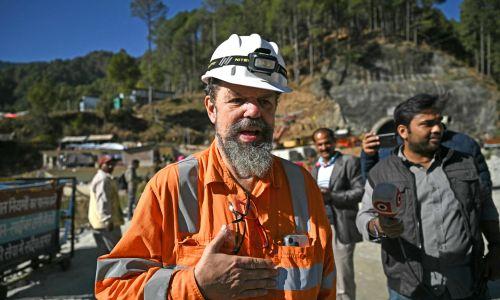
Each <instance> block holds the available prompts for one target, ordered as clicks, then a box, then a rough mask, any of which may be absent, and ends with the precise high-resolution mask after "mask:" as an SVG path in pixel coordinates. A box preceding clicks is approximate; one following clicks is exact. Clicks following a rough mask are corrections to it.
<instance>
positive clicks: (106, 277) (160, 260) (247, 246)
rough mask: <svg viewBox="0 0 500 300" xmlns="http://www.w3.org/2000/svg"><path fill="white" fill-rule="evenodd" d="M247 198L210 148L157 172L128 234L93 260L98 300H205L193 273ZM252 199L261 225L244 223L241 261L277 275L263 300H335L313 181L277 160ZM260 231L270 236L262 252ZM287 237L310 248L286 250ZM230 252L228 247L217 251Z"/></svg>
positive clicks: (326, 230) (327, 234) (326, 233)
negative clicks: (254, 261)
mask: <svg viewBox="0 0 500 300" xmlns="http://www.w3.org/2000/svg"><path fill="white" fill-rule="evenodd" d="M287 178H288V179H287ZM292 195H293V196H292ZM246 196H247V195H246V193H245V191H243V190H242V189H241V188H240V187H239V185H237V184H236V183H235V181H234V180H233V179H232V177H231V176H230V175H229V172H228V170H227V168H226V167H225V166H224V164H223V163H222V159H221V157H220V154H219V153H218V150H217V148H216V146H215V144H214V143H213V144H212V146H211V147H210V148H209V149H207V150H205V151H203V152H201V153H198V154H195V155H194V156H192V157H188V158H187V159H185V160H183V161H182V162H179V163H177V164H174V165H170V166H168V167H166V168H164V169H163V170H161V171H159V172H158V173H157V174H156V175H155V176H154V177H153V178H152V179H151V181H150V182H149V183H148V185H147V187H146V189H145V191H144V193H143V195H142V196H141V199H140V201H139V205H138V207H137V209H136V214H135V217H134V219H133V220H132V223H131V226H130V228H129V230H128V231H127V233H126V234H125V235H124V237H123V238H122V240H121V241H120V242H119V243H118V244H117V245H116V246H115V248H114V249H113V251H112V252H111V253H110V254H109V255H105V256H102V257H100V258H99V259H98V264H97V273H96V296H97V298H99V299H110V298H114V299H116V298H130V299H137V298H144V299H165V298H168V299H203V297H202V295H201V293H200V291H199V289H198V287H197V285H196V281H195V279H194V272H193V267H194V266H195V264H196V263H197V262H198V260H199V259H200V257H201V255H202V253H203V250H204V249H205V245H207V244H208V243H209V242H210V241H211V240H212V239H213V237H214V236H215V235H216V234H217V233H218V231H219V230H220V227H221V226H222V225H224V224H229V223H230V222H231V221H232V220H234V215H233V214H232V213H231V212H230V210H229V202H231V203H233V204H235V205H236V209H238V210H239V209H240V206H238V204H241V203H245V202H246V201H247V199H246ZM250 198H251V201H252V202H253V203H254V204H255V206H252V207H253V208H252V210H256V211H255V212H253V213H255V214H256V215H257V217H258V221H256V220H253V221H249V220H247V225H246V226H247V233H246V236H245V240H244V242H243V246H242V248H241V250H240V252H239V254H238V255H242V256H251V257H259V258H269V259H271V260H273V261H274V262H275V264H276V265H277V266H278V267H279V269H278V270H279V272H278V273H279V275H278V278H277V286H276V289H275V290H271V291H270V292H269V293H268V295H267V296H266V297H265V298H266V299H291V298H301V299H315V298H317V299H334V298H335V284H334V282H335V268H334V261H333V251H332V244H331V230H330V226H329V223H328V220H327V218H326V215H325V211H324V206H323V203H322V198H321V193H320V191H319V189H318V188H317V186H316V184H315V182H314V180H313V179H312V178H311V177H310V176H309V175H308V173H307V172H306V171H305V170H303V169H302V168H300V167H298V166H295V165H293V164H292V163H290V162H288V161H282V160H281V159H278V158H274V162H273V166H272V170H271V172H270V175H269V176H268V177H267V178H265V179H263V180H259V181H257V182H256V184H255V187H254V189H253V190H252V192H251V194H250ZM258 223H260V225H261V228H263V230H265V232H266V234H267V237H268V241H269V246H268V247H267V248H265V247H263V241H262V239H261V235H259V229H258V228H257V227H258V226H260V225H258ZM239 224H240V226H244V222H241V223H239ZM242 228H243V227H240V232H241V229H242ZM289 234H307V235H308V237H309V241H310V245H309V246H305V247H298V246H297V247H292V246H284V245H283V239H284V237H285V236H286V235H289ZM231 249H232V248H230V246H229V245H227V247H223V250H222V251H223V252H225V253H228V254H229V253H230V251H231Z"/></svg>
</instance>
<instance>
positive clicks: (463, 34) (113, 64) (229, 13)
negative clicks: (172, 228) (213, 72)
mask: <svg viewBox="0 0 500 300" xmlns="http://www.w3.org/2000/svg"><path fill="white" fill-rule="evenodd" d="M140 2H143V1H141V0H134V1H132V2H131V3H132V4H134V3H140ZM153 2H158V1H153ZM442 2H444V1H443V0H314V1H306V0H292V1H286V0H240V1H237V0H205V1H203V4H202V6H201V7H200V8H199V9H196V10H193V11H190V12H182V13H179V14H177V15H175V16H174V17H172V18H168V19H167V18H164V17H163V16H162V13H161V12H160V13H159V14H158V15H157V18H155V19H154V20H151V30H152V31H151V33H152V34H151V38H152V44H153V47H152V52H151V53H149V52H146V53H145V54H144V55H143V56H142V57H140V58H134V57H131V56H130V55H128V54H127V53H126V52H125V51H124V50H122V51H120V52H118V53H110V52H103V51H96V52H92V53H89V54H88V55H86V56H84V57H79V58H75V59H72V60H55V61H51V62H37V63H26V64H12V63H9V62H0V111H19V110H29V111H30V115H31V117H30V121H28V123H27V125H26V126H24V127H26V128H25V129H23V130H22V132H19V134H20V135H21V136H23V137H26V138H27V139H33V138H35V140H38V141H45V142H48V143H49V144H52V143H53V142H54V141H56V140H57V137H56V136H54V134H52V135H51V133H54V132H57V133H58V134H70V133H71V134H79V133H83V132H87V131H92V130H96V128H97V127H96V128H93V127H89V126H90V125H88V124H85V122H83V123H82V122H81V117H78V114H75V115H73V116H74V117H75V120H73V121H71V122H69V123H65V124H64V125H63V126H62V125H60V124H52V120H61V118H59V117H58V116H57V115H56V116H51V114H54V113H55V112H57V111H59V112H63V111H68V112H71V113H72V112H75V111H76V109H77V104H78V101H79V99H80V98H81V97H82V96H84V95H86V96H99V97H100V98H101V100H102V101H101V103H100V105H99V107H98V112H97V118H98V119H99V120H101V121H102V122H103V123H102V124H104V125H103V126H99V127H98V128H97V129H100V130H104V129H106V130H109V131H113V132H118V133H120V130H123V131H122V132H121V133H122V136H124V137H130V138H132V139H139V138H143V137H147V138H148V139H153V140H155V139H158V137H157V136H159V135H161V134H165V133H166V131H167V129H166V126H167V125H168V126H182V124H177V123H176V122H175V120H172V118H171V117H170V113H169V112H167V111H165V112H163V111H160V112H159V113H158V114H155V115H156V118H153V115H152V114H151V113H150V112H151V110H150V109H146V110H141V111H135V112H134V110H132V108H131V107H130V106H129V103H125V112H122V113H120V114H118V115H117V113H113V114H111V113H110V111H111V107H112V99H113V98H114V97H116V95H117V94H119V93H127V92H128V91H130V90H131V89H132V88H136V87H147V86H148V85H151V86H152V87H153V88H156V89H160V90H169V91H174V92H176V94H177V98H180V99H181V100H179V101H183V103H184V104H186V105H188V103H189V101H188V102H186V101H185V99H184V98H186V96H185V95H189V94H191V93H193V92H201V89H202V85H201V81H200V76H201V74H203V72H204V71H205V68H206V66H207V64H208V62H209V60H210V55H211V53H212V52H213V50H214V48H215V47H216V46H217V45H218V44H219V43H220V42H222V41H223V40H224V39H226V38H227V37H228V36H229V35H230V34H231V33H238V34H241V35H245V34H251V33H254V32H256V33H260V34H261V35H262V36H263V37H264V38H266V39H269V40H273V41H276V42H277V43H278V44H279V45H280V47H281V50H282V52H283V55H284V56H285V61H286V62H287V69H288V72H289V80H290V81H291V82H292V85H293V86H294V87H295V88H296V89H297V88H298V89H299V90H300V89H301V87H303V86H304V83H305V82H311V78H312V79H313V80H314V82H320V83H321V82H322V83H326V84H327V85H329V86H328V87H323V88H324V90H327V91H331V92H329V93H330V96H332V95H334V94H335V92H339V93H340V92H341V93H342V97H343V98H342V97H341V98H340V99H341V101H344V100H342V99H344V98H345V99H350V98H351V97H350V96H349V95H345V93H346V91H347V92H348V91H349V90H352V86H355V85H353V78H355V80H366V79H364V78H365V77H366V76H365V75H362V74H361V75H359V74H358V75H353V74H354V73H356V72H358V73H359V72H362V73H363V72H364V73H366V74H369V76H370V77H369V78H368V79H369V80H382V81H384V80H385V81H392V80H394V78H413V77H414V76H415V74H414V73H412V72H414V70H415V68H413V67H412V66H415V65H416V64H417V65H418V60H422V61H425V64H424V65H425V66H427V65H428V66H429V68H431V69H432V68H433V64H434V62H435V61H436V58H440V57H444V56H443V55H445V54H447V55H451V56H452V57H454V58H453V65H452V67H454V66H456V65H457V64H458V65H460V70H462V71H460V72H461V74H465V73H467V72H468V71H467V70H466V69H464V68H465V67H467V66H468V67H470V70H471V71H472V70H473V69H475V70H476V72H474V74H471V75H473V76H476V77H477V78H478V80H479V81H478V82H494V81H496V82H500V42H499V41H500V18H498V16H499V15H500V1H498V0H464V1H463V3H462V5H461V9H462V11H461V21H460V22H455V21H449V20H447V19H446V18H445V16H444V15H443V13H442V12H441V11H440V10H438V9H436V8H435V7H434V5H435V4H438V3H442ZM167 3H168V2H167ZM132 6H133V5H132ZM132 10H133V7H132ZM160 11H161V10H160ZM163 14H164V10H163ZM133 15H134V16H139V17H140V15H141V14H140V13H133ZM141 18H142V17H141ZM138 42H143V43H146V41H138ZM385 45H402V47H403V48H404V49H407V50H404V51H403V52H401V53H402V54H400V55H398V59H394V60H388V58H390V56H391V55H390V51H389V50H387V49H389V48H387V47H385ZM384 47H385V48H384ZM391 47H393V46H391ZM381 49H382V50H381ZM384 49H385V50H384ZM422 49H425V51H421V50H422ZM381 51H382V52H381ZM388 51H389V52H388ZM435 51H439V53H444V54H443V55H436V56H432V53H433V52H435ZM371 53H373V55H371ZM380 53H385V54H384V55H382V56H383V58H381V56H380ZM387 53H389V55H388V54H387ZM412 53H413V54H414V55H413V54H412ZM429 53H430V54H429ZM419 55H420V56H422V55H427V56H425V57H423V56H422V57H420V56H419ZM429 55H431V56H432V57H431V56H429ZM433 57H434V58H433ZM407 58H409V59H407ZM149 61H151V70H149V68H148V62H149ZM386 62H391V63H392V62H394V63H395V64H397V65H396V66H384V65H380V64H384V63H386ZM445 65H446V64H445ZM384 70H385V71H384ZM445 71H446V70H445ZM419 72H420V71H419ZM424 73H425V74H431V75H432V74H441V75H439V76H442V78H440V80H441V82H442V83H443V86H444V87H446V85H444V82H445V81H446V78H449V75H448V74H446V72H445V73H439V72H438V73H436V72H434V71H425V72H424ZM332 74H334V75H332ZM431 75H429V76H431ZM412 76H413V77H412ZM426 76H427V75H426ZM432 76H433V75H432ZM461 76H462V77H463V76H466V75H461ZM467 76H468V75H467ZM356 78H358V79H356ZM354 84H356V82H354ZM429 84H430V85H432V84H433V83H432V81H431V82H430V83H429ZM474 84H476V83H474ZM346 85H350V87H349V88H348V87H347V86H346ZM394 86H395V85H394ZM497 86H498V85H497ZM496 89H498V88H497V87H496ZM382 92H383V91H380V93H382ZM377 93H379V92H377ZM359 97H360V96H359ZM471 97H472V96H471ZM494 97H496V96H495V95H493V94H492V96H491V98H492V99H493V98H494ZM332 99H333V100H334V101H337V99H334V97H333V96H332ZM367 99H368V98H367ZM382 99H383V97H382ZM360 101H361V100H360ZM394 101H396V100H394ZM488 101H490V100H488ZM489 103H490V104H488V106H487V107H488V109H490V108H491V101H490V102H489ZM493 103H494V100H493ZM188 106H189V105H188ZM344 106H345V105H344ZM163 107H164V106H163V105H160V106H159V107H158V109H159V110H161V109H162V108H163ZM166 107H169V109H171V106H169V105H167V106H166ZM493 110H494V109H493ZM490 111H491V109H490ZM48 112H50V114H49V113H48ZM138 112H139V113H141V116H142V117H143V118H144V119H143V121H147V122H148V124H143V122H142V121H140V122H139V123H140V124H141V126H140V128H143V129H144V130H146V128H147V130H148V132H149V133H148V134H146V135H142V134H139V131H137V130H131V129H130V128H121V127H120V126H121V125H120V124H125V125H126V122H124V123H122V122H118V121H117V120H122V119H121V118H122V117H123V116H127V117H126V118H129V117H131V116H132V115H133V114H134V113H135V114H137V113H138ZM182 116H184V115H182ZM186 116H187V115H186ZM488 116H489V115H488ZM158 118H159V119H158ZM162 118H164V119H162ZM183 118H184V117H183ZM70 119H71V118H70ZM68 120H69V119H68ZM77 120H80V121H77ZM101 121H100V122H101ZM351 121H352V122H356V119H355V118H351ZM113 122H114V123H113ZM79 124H80V125H79ZM99 124H101V123H99ZM86 125H88V126H86ZM128 125H130V124H128ZM358 125H360V124H358ZM144 126H145V127H144ZM24 127H23V128H24ZM125 127H126V126H125ZM358 127H359V128H365V127H366V126H364V125H363V126H358ZM12 128H17V130H18V131H20V129H19V128H21V127H19V126H18V127H16V126H14V127H13V124H12V123H8V124H4V125H1V124H0V130H2V131H7V130H8V129H12ZM354 128H356V126H354ZM473 130H474V131H476V129H473ZM177 131H179V130H177ZM478 132H479V131H478ZM155 136H156V137H155Z"/></svg>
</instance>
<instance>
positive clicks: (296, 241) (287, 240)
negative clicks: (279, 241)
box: [283, 234, 309, 247]
mask: <svg viewBox="0 0 500 300" xmlns="http://www.w3.org/2000/svg"><path fill="white" fill-rule="evenodd" d="M283 244H284V245H285V246H294V247H306V246H309V238H308V237H307V235H304V234H289V235H287V236H285V237H284V238H283Z"/></svg>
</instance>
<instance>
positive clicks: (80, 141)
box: [59, 134, 124, 150]
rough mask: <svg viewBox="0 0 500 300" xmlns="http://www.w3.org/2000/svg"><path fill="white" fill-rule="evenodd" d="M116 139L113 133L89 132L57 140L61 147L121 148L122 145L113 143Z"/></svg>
mask: <svg viewBox="0 0 500 300" xmlns="http://www.w3.org/2000/svg"><path fill="white" fill-rule="evenodd" d="M115 140H116V138H115V136H114V135H113V134H91V135H80V136H65V137H63V138H62V139H61V140H60V141H59V146H60V148H61V149H93V148H101V149H107V148H110V149H113V150H123V148H124V147H123V146H120V145H119V144H118V145H116V144H117V143H114V142H115Z"/></svg>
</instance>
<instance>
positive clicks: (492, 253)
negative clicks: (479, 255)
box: [484, 246, 500, 280]
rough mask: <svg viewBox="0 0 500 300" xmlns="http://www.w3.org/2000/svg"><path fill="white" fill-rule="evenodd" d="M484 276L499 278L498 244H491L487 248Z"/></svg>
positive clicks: (499, 251) (491, 278) (499, 247)
mask: <svg viewBox="0 0 500 300" xmlns="http://www.w3.org/2000/svg"><path fill="white" fill-rule="evenodd" d="M484 277H486V278H488V279H489V280H497V279H500V246H493V247H490V248H489V249H488V254H486V266H485V268H484Z"/></svg>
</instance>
